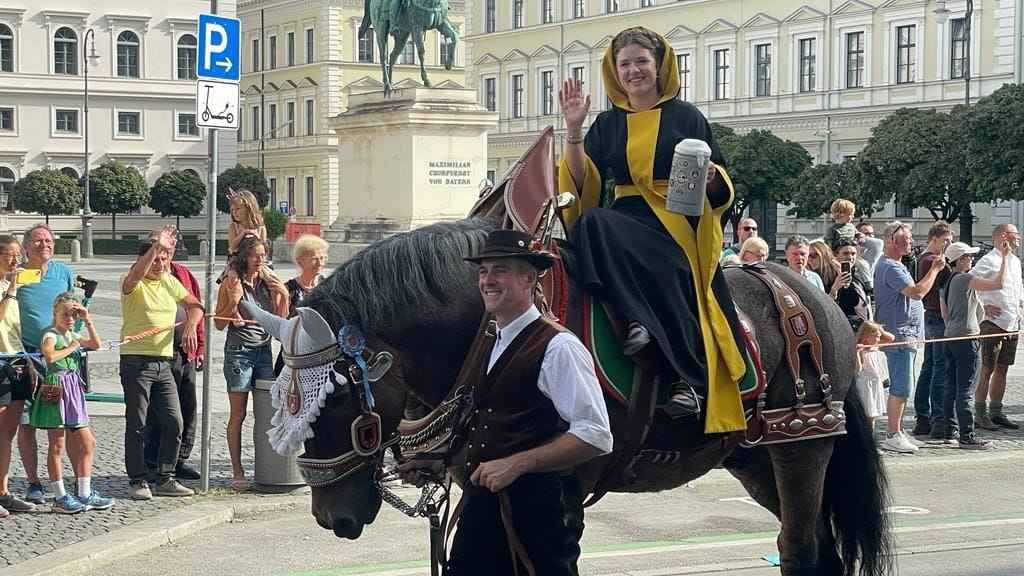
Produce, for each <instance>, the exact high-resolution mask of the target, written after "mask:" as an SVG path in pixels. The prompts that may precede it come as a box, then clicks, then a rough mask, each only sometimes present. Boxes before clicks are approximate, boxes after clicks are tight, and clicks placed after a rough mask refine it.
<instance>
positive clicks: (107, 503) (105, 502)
mask: <svg viewBox="0 0 1024 576" xmlns="http://www.w3.org/2000/svg"><path fill="white" fill-rule="evenodd" d="M78 501H79V502H81V503H82V504H83V505H84V506H85V509H86V510H87V511H88V510H106V509H108V508H110V507H111V506H113V505H114V502H115V500H114V499H113V498H104V497H103V496H100V493H99V492H97V491H95V490H93V491H92V493H91V494H89V497H88V498H82V497H81V496H79V497H78Z"/></svg>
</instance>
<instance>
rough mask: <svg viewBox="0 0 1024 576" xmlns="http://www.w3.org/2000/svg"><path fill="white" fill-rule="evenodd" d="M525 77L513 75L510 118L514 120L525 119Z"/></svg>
mask: <svg viewBox="0 0 1024 576" xmlns="http://www.w3.org/2000/svg"><path fill="white" fill-rule="evenodd" d="M523 91H524V87H523V75H522V74H513V75H512V110H511V114H509V115H510V116H512V117H513V118H522V117H523Z"/></svg>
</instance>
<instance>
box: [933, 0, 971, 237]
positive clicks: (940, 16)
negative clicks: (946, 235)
mask: <svg viewBox="0 0 1024 576" xmlns="http://www.w3.org/2000/svg"><path fill="white" fill-rule="evenodd" d="M933 13H934V15H935V22H936V23H938V25H939V26H942V25H943V24H945V23H946V22H948V21H949V9H947V8H946V0H938V8H936V9H935V10H934V12H933ZM973 15H974V0H967V10H966V11H965V12H964V107H966V108H969V107H970V106H971V17H972V16H973ZM973 228H974V213H973V212H972V211H971V205H970V204H967V205H966V206H964V209H963V210H962V211H961V212H960V237H961V239H962V240H963V241H964V242H966V243H968V244H970V243H971V242H972V241H973V240H974V230H973Z"/></svg>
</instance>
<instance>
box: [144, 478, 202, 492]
mask: <svg viewBox="0 0 1024 576" xmlns="http://www.w3.org/2000/svg"><path fill="white" fill-rule="evenodd" d="M195 493H196V491H195V490H193V489H191V488H189V487H188V486H184V485H182V483H181V482H178V481H177V480H175V479H174V478H167V479H165V480H163V481H161V482H157V484H156V485H155V486H153V494H154V495H155V496H193V495H195Z"/></svg>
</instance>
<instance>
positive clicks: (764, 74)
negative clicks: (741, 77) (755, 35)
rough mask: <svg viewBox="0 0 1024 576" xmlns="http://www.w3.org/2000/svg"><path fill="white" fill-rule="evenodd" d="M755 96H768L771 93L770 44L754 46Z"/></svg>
mask: <svg viewBox="0 0 1024 576" xmlns="http://www.w3.org/2000/svg"><path fill="white" fill-rule="evenodd" d="M754 70H755V74H756V77H755V79H754V80H755V83H754V84H755V86H754V90H755V92H754V95H755V96H770V95H771V93H772V45H771V44H757V45H756V46H754Z"/></svg>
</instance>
